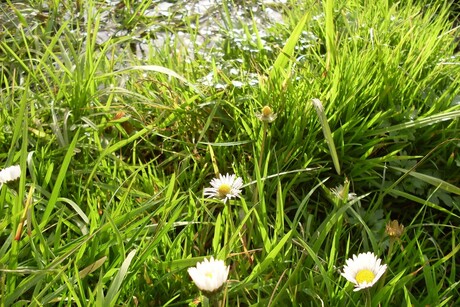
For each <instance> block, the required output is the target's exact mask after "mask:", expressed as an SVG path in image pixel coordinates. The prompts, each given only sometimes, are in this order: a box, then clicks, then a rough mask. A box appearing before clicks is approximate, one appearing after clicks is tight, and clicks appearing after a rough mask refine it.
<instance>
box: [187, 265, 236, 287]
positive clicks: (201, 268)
mask: <svg viewBox="0 0 460 307" xmlns="http://www.w3.org/2000/svg"><path fill="white" fill-rule="evenodd" d="M229 269H230V267H228V266H226V265H225V263H224V261H223V260H214V258H213V257H211V259H210V260H208V259H204V261H203V262H198V263H197V264H196V267H192V268H189V269H188V273H189V275H190V277H191V278H192V280H193V282H194V283H195V285H196V286H197V287H198V288H199V289H200V290H201V291H204V292H215V291H217V290H218V289H220V287H222V285H223V284H224V283H225V282H226V281H227V277H228V271H229Z"/></svg>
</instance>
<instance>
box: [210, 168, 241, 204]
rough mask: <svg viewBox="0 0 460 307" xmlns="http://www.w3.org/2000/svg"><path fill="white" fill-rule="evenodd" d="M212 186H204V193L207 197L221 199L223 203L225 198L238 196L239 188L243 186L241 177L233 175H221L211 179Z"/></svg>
mask: <svg viewBox="0 0 460 307" xmlns="http://www.w3.org/2000/svg"><path fill="white" fill-rule="evenodd" d="M211 185H212V188H205V189H204V195H206V196H207V197H214V198H218V199H222V201H223V202H224V203H225V202H226V201H227V199H230V198H232V197H240V194H241V188H242V187H243V179H241V178H240V177H236V176H235V175H229V174H228V173H227V175H225V176H222V175H221V174H219V178H214V179H212V180H211Z"/></svg>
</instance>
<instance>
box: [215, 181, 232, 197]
mask: <svg viewBox="0 0 460 307" xmlns="http://www.w3.org/2000/svg"><path fill="white" fill-rule="evenodd" d="M231 190H232V187H231V186H229V185H228V184H225V183H223V184H221V185H220V186H219V188H218V189H217V193H219V196H220V197H222V198H224V197H226V196H227V194H229V193H230V192H231Z"/></svg>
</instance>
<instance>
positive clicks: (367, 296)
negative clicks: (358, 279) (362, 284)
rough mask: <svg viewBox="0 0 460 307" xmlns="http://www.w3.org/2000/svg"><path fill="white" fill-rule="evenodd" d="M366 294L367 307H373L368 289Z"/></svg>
mask: <svg viewBox="0 0 460 307" xmlns="http://www.w3.org/2000/svg"><path fill="white" fill-rule="evenodd" d="M364 292H365V293H366V304H365V306H366V307H371V306H372V299H371V291H370V290H369V288H368V289H365V291H364Z"/></svg>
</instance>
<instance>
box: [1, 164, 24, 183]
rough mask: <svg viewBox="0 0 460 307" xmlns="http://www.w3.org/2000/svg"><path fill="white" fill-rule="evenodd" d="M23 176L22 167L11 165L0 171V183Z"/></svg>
mask: <svg viewBox="0 0 460 307" xmlns="http://www.w3.org/2000/svg"><path fill="white" fill-rule="evenodd" d="M20 176H21V167H20V166H19V165H14V166H10V167H7V168H4V169H2V170H1V171H0V184H3V183H6V182H8V181H13V180H16V179H18V178H19V177H20Z"/></svg>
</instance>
